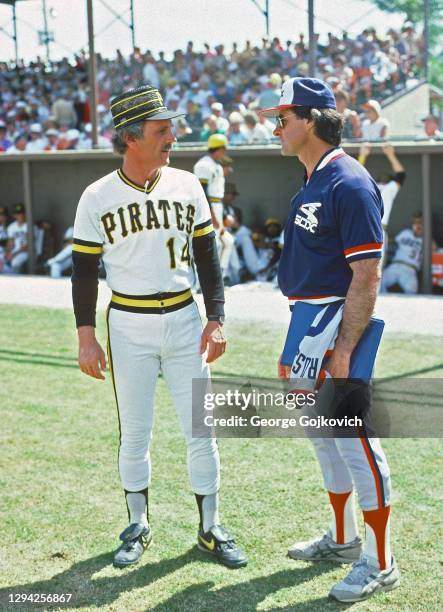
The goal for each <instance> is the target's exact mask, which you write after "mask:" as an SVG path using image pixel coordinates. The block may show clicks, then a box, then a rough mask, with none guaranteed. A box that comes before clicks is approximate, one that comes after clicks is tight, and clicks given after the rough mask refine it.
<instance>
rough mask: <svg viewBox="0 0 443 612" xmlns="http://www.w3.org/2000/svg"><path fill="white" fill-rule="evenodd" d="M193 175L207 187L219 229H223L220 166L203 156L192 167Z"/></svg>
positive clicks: (222, 184)
mask: <svg viewBox="0 0 443 612" xmlns="http://www.w3.org/2000/svg"><path fill="white" fill-rule="evenodd" d="M194 174H195V176H196V177H197V178H198V180H199V181H200V183H202V184H203V185H207V190H206V191H207V194H208V200H209V203H210V205H211V208H212V210H213V212H214V215H215V218H216V219H217V221H218V223H219V225H220V227H223V196H224V195H225V175H224V173H223V167H222V165H221V164H219V163H218V162H216V161H215V160H213V159H212V157H211V156H210V155H205V156H204V157H202V158H201V159H199V160H198V162H197V163H196V164H195V166H194Z"/></svg>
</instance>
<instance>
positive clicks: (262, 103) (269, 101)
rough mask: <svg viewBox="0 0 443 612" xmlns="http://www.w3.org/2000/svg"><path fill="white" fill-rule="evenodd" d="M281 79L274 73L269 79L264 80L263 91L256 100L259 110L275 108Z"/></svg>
mask: <svg viewBox="0 0 443 612" xmlns="http://www.w3.org/2000/svg"><path fill="white" fill-rule="evenodd" d="M281 84H282V79H281V76H280V75H279V74H277V73H276V72H274V73H273V74H271V76H270V77H269V79H267V80H266V84H265V86H264V87H265V89H264V90H263V92H262V93H261V94H260V96H259V98H258V107H259V108H270V107H271V106H277V104H278V102H279V100H280V93H281Z"/></svg>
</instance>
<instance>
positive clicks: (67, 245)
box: [46, 227, 74, 278]
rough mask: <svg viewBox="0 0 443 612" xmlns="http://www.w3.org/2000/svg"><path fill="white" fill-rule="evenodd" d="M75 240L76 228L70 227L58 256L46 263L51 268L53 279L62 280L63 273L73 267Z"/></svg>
mask: <svg viewBox="0 0 443 612" xmlns="http://www.w3.org/2000/svg"><path fill="white" fill-rule="evenodd" d="M73 240H74V228H73V227H68V229H67V230H66V231H65V233H64V236H63V248H62V250H61V251H59V253H57V255H54V257H51V259H48V261H47V262H46V265H47V266H48V267H49V275H50V276H51V278H61V277H62V276H63V273H64V272H66V271H67V270H70V269H71V267H72V243H73Z"/></svg>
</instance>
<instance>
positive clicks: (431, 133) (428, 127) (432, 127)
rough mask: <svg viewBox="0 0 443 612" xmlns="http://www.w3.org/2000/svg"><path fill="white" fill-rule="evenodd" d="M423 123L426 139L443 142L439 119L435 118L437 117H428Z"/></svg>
mask: <svg viewBox="0 0 443 612" xmlns="http://www.w3.org/2000/svg"><path fill="white" fill-rule="evenodd" d="M422 121H423V129H424V131H425V135H426V138H428V139H429V140H443V132H441V131H440V130H439V129H438V128H439V126H440V121H439V119H438V117H435V115H428V116H427V117H425V118H424V119H422Z"/></svg>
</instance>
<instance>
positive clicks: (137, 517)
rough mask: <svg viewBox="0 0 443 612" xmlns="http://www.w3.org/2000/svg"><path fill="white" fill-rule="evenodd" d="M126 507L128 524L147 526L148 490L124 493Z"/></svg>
mask: <svg viewBox="0 0 443 612" xmlns="http://www.w3.org/2000/svg"><path fill="white" fill-rule="evenodd" d="M125 496H126V507H127V509H128V517H129V523H130V524H131V525H132V523H142V524H143V525H146V526H147V525H148V489H147V488H146V489H144V490H143V491H137V492H131V491H125Z"/></svg>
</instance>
